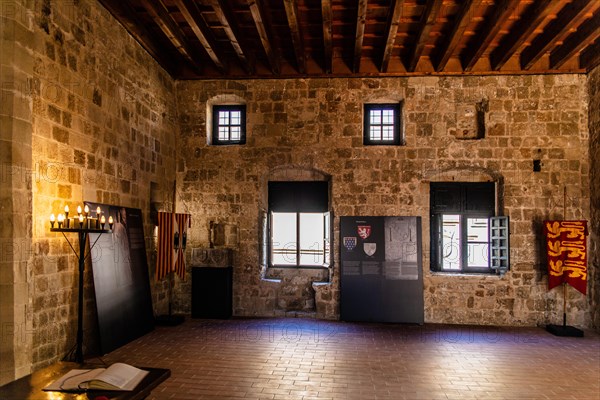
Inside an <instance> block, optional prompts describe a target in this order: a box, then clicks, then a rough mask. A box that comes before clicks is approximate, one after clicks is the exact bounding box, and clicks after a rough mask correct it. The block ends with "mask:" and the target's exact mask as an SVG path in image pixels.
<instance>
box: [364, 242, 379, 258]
mask: <svg viewBox="0 0 600 400" xmlns="http://www.w3.org/2000/svg"><path fill="white" fill-rule="evenodd" d="M363 249H364V251H365V254H366V255H368V256H369V257H372V256H373V254H375V252H376V251H377V243H363Z"/></svg>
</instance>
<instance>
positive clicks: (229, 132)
mask: <svg viewBox="0 0 600 400" xmlns="http://www.w3.org/2000/svg"><path fill="white" fill-rule="evenodd" d="M212 132H213V135H212V144H216V145H219V144H244V143H246V106H245V105H243V104H242V105H227V106H213V130H212Z"/></svg>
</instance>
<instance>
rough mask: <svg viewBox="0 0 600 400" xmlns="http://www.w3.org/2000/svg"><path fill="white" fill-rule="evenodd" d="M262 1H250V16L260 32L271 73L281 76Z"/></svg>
mask: <svg viewBox="0 0 600 400" xmlns="http://www.w3.org/2000/svg"><path fill="white" fill-rule="evenodd" d="M261 1H262V0H248V7H250V14H252V19H253V20H254V25H255V26H256V30H257V31H258V36H259V37H260V42H261V44H262V47H263V49H264V51H265V54H266V55H267V59H268V60H269V65H270V67H271V71H272V72H273V73H274V74H279V63H278V62H277V57H276V55H275V49H273V46H272V45H271V43H273V41H272V40H271V34H270V32H269V30H268V28H267V25H266V24H265V17H264V14H263V11H262V6H261Z"/></svg>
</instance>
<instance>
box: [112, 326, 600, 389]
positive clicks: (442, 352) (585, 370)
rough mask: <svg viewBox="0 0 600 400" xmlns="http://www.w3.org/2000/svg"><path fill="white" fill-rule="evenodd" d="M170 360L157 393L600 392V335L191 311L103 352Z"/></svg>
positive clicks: (163, 363) (150, 362)
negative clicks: (208, 315)
mask: <svg viewBox="0 0 600 400" xmlns="http://www.w3.org/2000/svg"><path fill="white" fill-rule="evenodd" d="M103 360H104V361H105V362H107V363H112V362H116V361H122V362H127V363H130V364H135V365H138V366H150V367H160V368H170V369H171V374H172V375H171V377H170V378H169V379H168V380H167V381H166V382H164V383H163V384H161V385H160V386H159V387H158V388H156V389H155V390H154V391H153V393H152V395H151V396H150V399H194V400H198V399H286V400H287V399H361V400H362V399H410V400H416V399H510V400H512V399H560V400H563V399H600V335H598V334H597V333H594V332H591V331H586V332H585V337H584V338H568V337H556V336H553V335H551V334H549V333H547V332H546V331H545V330H544V329H542V328H495V327H470V326H448V325H424V326H409V325H396V324H369V323H360V324H359V323H346V322H337V321H321V320H314V319H300V318H294V319H231V320H201V319H188V320H187V321H186V322H185V323H184V324H182V325H179V326H176V327H157V328H156V329H155V330H154V331H153V332H151V333H150V334H148V335H146V336H144V337H142V338H140V339H138V340H136V341H134V342H132V343H130V344H128V345H126V346H124V347H122V348H120V349H118V350H116V351H114V352H112V353H110V354H108V355H107V356H105V357H103Z"/></svg>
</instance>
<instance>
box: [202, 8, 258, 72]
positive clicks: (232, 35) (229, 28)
mask: <svg viewBox="0 0 600 400" xmlns="http://www.w3.org/2000/svg"><path fill="white" fill-rule="evenodd" d="M209 4H210V6H211V7H212V9H213V10H214V12H215V14H216V16H217V18H218V19H219V22H220V24H221V26H222V27H223V30H224V31H225V34H226V35H227V38H228V39H229V42H230V43H231V47H232V48H233V50H234V52H235V54H236V56H237V58H238V61H239V62H240V64H241V65H242V68H244V70H245V71H246V72H247V73H248V74H250V75H251V74H253V73H254V64H253V63H252V62H251V61H250V57H249V56H248V52H246V51H244V49H243V48H242V44H241V42H242V35H241V34H240V33H239V29H238V27H237V24H236V23H235V19H234V16H233V14H232V13H231V12H230V11H229V7H228V6H227V3H226V1H225V0H210V3H209Z"/></svg>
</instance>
